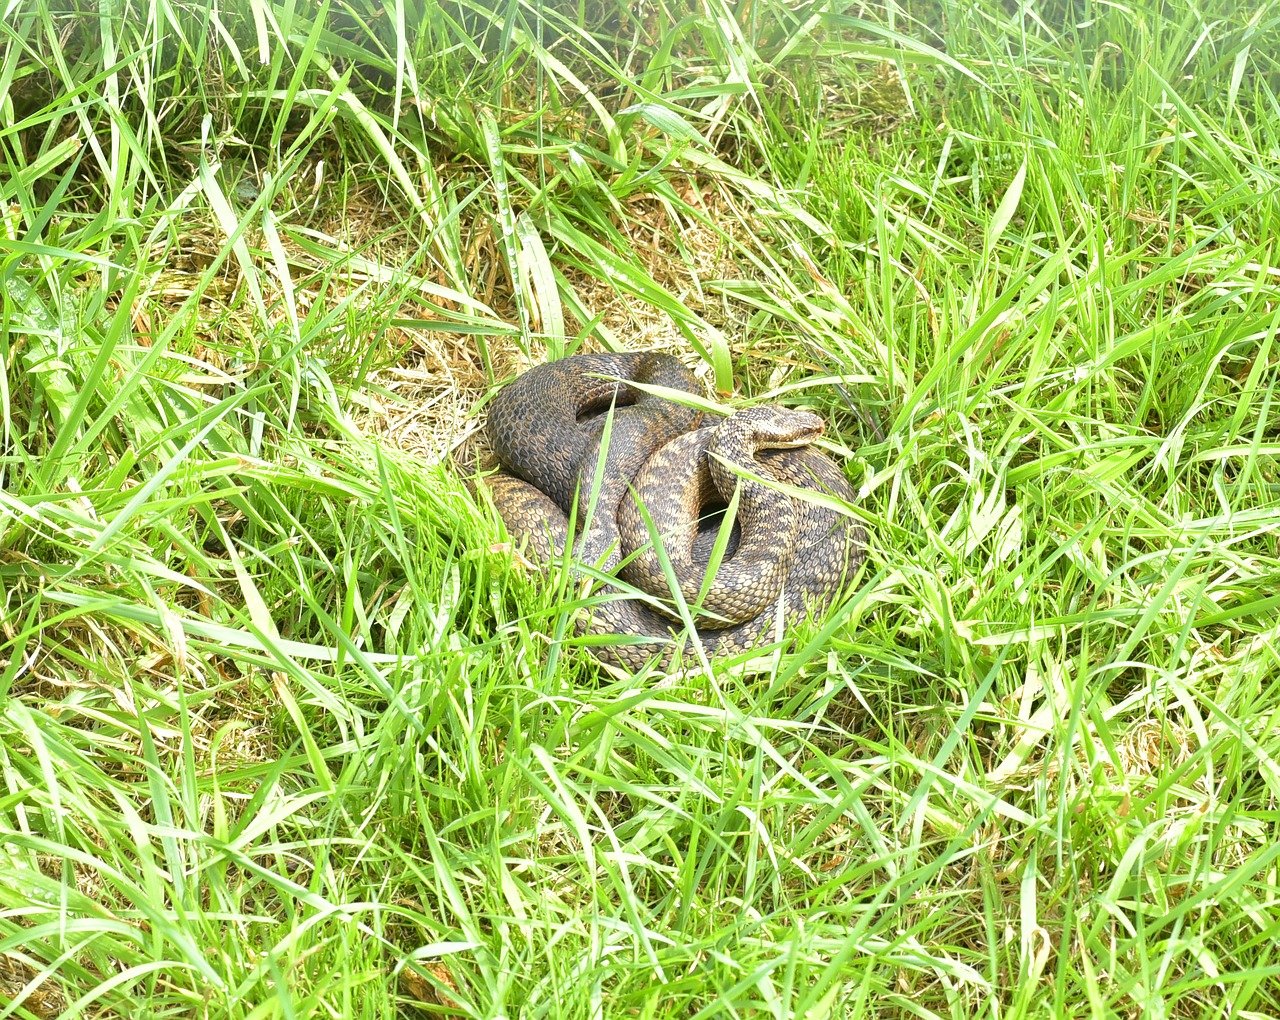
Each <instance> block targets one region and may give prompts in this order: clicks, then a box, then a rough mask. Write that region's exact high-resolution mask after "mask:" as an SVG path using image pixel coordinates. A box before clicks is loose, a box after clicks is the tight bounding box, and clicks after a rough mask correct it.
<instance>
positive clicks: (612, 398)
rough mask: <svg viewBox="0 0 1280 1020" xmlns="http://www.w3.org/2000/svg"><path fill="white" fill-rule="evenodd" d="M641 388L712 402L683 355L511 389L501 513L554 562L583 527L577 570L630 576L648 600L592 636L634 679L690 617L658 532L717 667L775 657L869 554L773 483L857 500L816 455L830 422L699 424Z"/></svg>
mask: <svg viewBox="0 0 1280 1020" xmlns="http://www.w3.org/2000/svg"><path fill="white" fill-rule="evenodd" d="M636 384H639V385H636ZM640 386H648V387H660V388H665V389H667V390H676V391H684V392H687V393H693V394H697V393H699V392H700V389H701V388H700V387H699V385H698V381H697V379H696V378H695V377H694V376H693V375H692V373H690V372H689V371H688V370H687V369H686V368H685V367H684V366H683V365H682V364H681V363H680V362H679V361H678V360H676V359H675V358H673V357H671V356H670V355H665V354H660V353H657V352H641V353H634V354H583V355H577V356H574V357H570V358H565V359H564V360H561V361H555V362H550V363H548V364H544V365H539V366H537V367H535V368H532V369H530V370H529V371H528V372H525V373H524V374H523V375H521V376H519V377H518V378H517V379H516V380H515V381H514V382H512V383H510V384H509V385H508V386H507V387H506V388H504V389H503V390H502V391H500V392H499V393H498V395H497V396H496V397H495V398H494V400H493V404H492V406H491V408H490V412H489V419H488V424H487V432H488V437H489V442H490V444H491V445H492V447H493V450H494V452H495V453H496V454H497V457H498V460H499V461H500V463H501V464H502V466H503V468H504V469H505V470H503V471H499V472H498V473H497V474H494V475H492V476H490V477H489V478H488V479H487V480H486V481H487V485H488V487H489V491H490V493H491V495H492V498H493V502H494V506H495V508H496V509H497V510H498V512H499V514H500V515H501V516H502V518H503V520H504V521H505V523H506V525H507V529H508V531H509V532H510V533H511V534H512V536H513V537H514V538H516V539H517V540H524V541H526V542H527V545H526V551H527V553H528V554H529V555H530V556H531V558H532V559H534V560H536V561H538V562H539V563H543V564H545V563H549V562H550V561H552V560H553V559H554V558H555V557H556V556H557V555H559V553H560V551H561V550H563V549H564V547H565V544H566V543H567V542H568V541H569V527H570V513H571V512H574V513H576V520H577V521H578V522H582V521H584V520H585V521H587V527H586V528H579V533H578V537H577V541H576V544H575V549H574V556H575V558H576V559H577V560H579V561H582V562H586V563H591V564H596V565H599V566H600V567H601V569H603V570H605V571H609V572H613V571H615V570H618V568H619V566H620V567H621V569H620V570H618V572H619V575H620V576H621V578H622V579H623V580H624V581H626V582H627V583H628V584H629V585H632V586H634V587H635V588H637V589H639V590H641V591H642V592H645V593H647V594H648V597H646V598H643V599H642V598H640V597H626V596H625V595H623V596H621V597H618V598H610V599H608V600H605V601H603V602H601V603H600V604H598V605H595V606H593V607H592V609H591V615H590V619H589V620H587V621H584V622H581V623H580V624H579V626H578V630H579V633H582V634H590V635H606V634H618V635H623V636H625V638H626V640H627V642H628V643H619V644H593V645H592V651H593V653H594V654H595V655H596V656H597V658H600V659H601V660H603V661H606V662H611V663H613V664H616V665H621V666H624V667H626V668H630V669H638V668H640V667H642V666H644V665H645V664H646V663H649V662H653V661H656V662H658V663H660V664H666V663H667V662H668V661H669V659H670V655H671V652H672V650H673V645H672V640H671V634H672V632H673V631H679V630H680V629H681V624H680V616H679V615H678V612H677V611H676V610H674V609H667V608H666V607H665V606H664V602H669V601H670V600H671V599H673V598H674V594H673V593H672V591H671V588H670V585H669V584H668V581H667V573H666V570H665V569H664V566H663V563H662V557H661V556H659V555H658V553H657V551H656V550H655V549H654V548H653V542H652V539H651V534H656V535H657V536H659V537H660V539H661V544H662V548H663V550H665V555H666V558H667V561H668V565H669V566H670V568H671V570H672V573H673V575H674V577H675V579H676V581H677V582H678V585H679V589H680V596H681V598H682V599H683V601H684V602H685V604H686V605H687V606H688V607H690V608H691V610H693V611H696V612H698V613H700V614H701V615H699V616H697V617H696V618H695V619H696V626H697V632H698V638H699V640H700V641H701V643H702V645H703V647H704V649H705V651H706V653H707V654H708V655H721V654H733V653H737V652H741V651H747V650H750V649H753V648H755V647H757V646H759V645H761V644H765V643H767V642H768V641H769V639H770V638H771V637H772V636H773V635H774V634H775V632H776V630H777V628H778V626H779V625H780V624H782V623H786V622H791V621H794V620H795V619H797V618H798V617H801V616H803V614H804V613H805V612H806V611H807V608H808V607H809V606H810V605H812V604H813V603H814V602H815V601H816V600H818V599H830V598H831V597H833V596H834V595H835V594H836V592H837V591H838V590H839V588H840V587H841V585H842V584H843V582H844V581H845V580H846V579H847V578H848V577H849V576H850V575H852V574H853V573H854V571H855V570H856V569H857V567H858V565H859V564H860V563H861V561H862V559H863V556H864V555H865V549H864V547H865V537H866V536H865V534H864V533H863V531H862V529H861V528H859V527H857V526H856V525H854V524H852V523H851V522H850V520H849V519H848V517H847V516H846V515H844V514H841V513H839V512H837V511H835V510H833V509H831V508H830V507H829V506H826V505H824V504H823V503H822V502H820V501H810V500H808V499H803V498H798V497H797V496H793V495H790V494H788V493H786V492H784V491H781V490H780V489H779V488H778V487H777V486H776V485H775V484H769V481H768V480H775V481H776V482H781V483H783V484H784V485H786V486H792V487H795V488H797V489H808V490H813V491H815V492H820V493H825V494H828V495H830V496H835V497H837V498H838V499H842V500H846V501H851V500H852V499H853V498H854V494H853V491H852V489H851V488H850V486H849V483H848V482H847V481H846V479H845V477H844V475H843V473H842V472H841V471H840V469H839V468H838V467H837V466H836V465H835V464H834V463H833V462H832V461H831V460H830V459H828V458H827V457H826V456H824V455H823V454H821V453H820V452H818V451H817V450H815V449H813V448H812V447H811V446H809V445H808V444H809V443H811V442H812V440H813V439H815V438H816V437H817V436H818V435H820V434H821V432H822V429H823V422H822V419H821V418H819V417H818V416H816V415H813V414H810V413H808V412H806V411H794V410H788V409H785V408H777V407H754V408H749V409H747V410H744V411H739V412H737V413H736V414H733V415H730V416H729V417H728V418H725V419H724V420H723V421H720V422H718V423H711V424H703V425H701V427H699V425H700V419H701V417H702V416H701V414H700V413H698V412H696V411H693V410H691V409H690V408H688V407H685V406H683V405H681V404H678V403H675V402H673V401H672V400H669V399H666V398H664V397H663V396H661V395H660V394H654V393H649V392H645V390H643V389H641V388H639V387H640ZM735 490H736V500H737V507H736V526H735V527H734V529H733V534H732V536H731V537H730V538H729V541H728V544H727V546H726V547H725V548H724V549H723V550H721V553H722V555H721V558H720V560H719V569H718V570H717V571H716V573H715V574H714V575H713V577H712V580H711V582H710V583H706V576H705V575H706V573H707V567H708V564H709V561H710V560H711V558H712V557H713V556H714V555H715V551H714V550H715V545H716V538H717V534H718V525H717V524H716V516H717V515H716V514H715V513H714V512H712V513H711V514H710V519H708V511H715V510H717V509H719V510H721V511H722V510H723V509H724V508H725V507H726V506H727V505H728V504H729V503H730V502H731V501H732V500H733V499H734V498H735ZM633 493H634V495H633ZM575 497H576V499H577V505H576V510H575V509H574V507H575ZM641 506H643V507H644V512H642V511H641V509H640V507H641ZM646 512H647V515H648V518H649V521H648V522H646V520H645V515H646ZM650 526H652V529H653V531H652V533H651V531H650ZM704 588H705V591H704Z"/></svg>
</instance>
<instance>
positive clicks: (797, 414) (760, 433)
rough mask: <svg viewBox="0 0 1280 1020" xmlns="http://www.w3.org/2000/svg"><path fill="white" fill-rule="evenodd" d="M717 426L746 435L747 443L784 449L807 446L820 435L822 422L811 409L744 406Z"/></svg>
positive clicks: (822, 427)
mask: <svg viewBox="0 0 1280 1020" xmlns="http://www.w3.org/2000/svg"><path fill="white" fill-rule="evenodd" d="M720 427H721V428H726V427H728V428H730V429H733V430H735V431H739V432H740V433H741V434H742V435H743V436H744V437H746V436H749V437H750V441H751V445H752V446H754V447H756V448H757V449H774V450H785V449H793V448H795V447H799V446H808V445H809V444H810V443H812V442H813V441H814V440H815V439H817V438H818V437H819V436H820V435H822V433H823V431H824V430H825V429H826V422H824V421H823V420H822V419H821V418H820V417H818V415H816V414H814V413H813V412H812V411H798V410H794V409H792V408H788V407H748V408H747V409H745V410H743V411H738V412H737V413H735V414H732V415H730V416H729V417H728V418H727V419H725V422H724V424H722V425H721V426H720Z"/></svg>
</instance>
